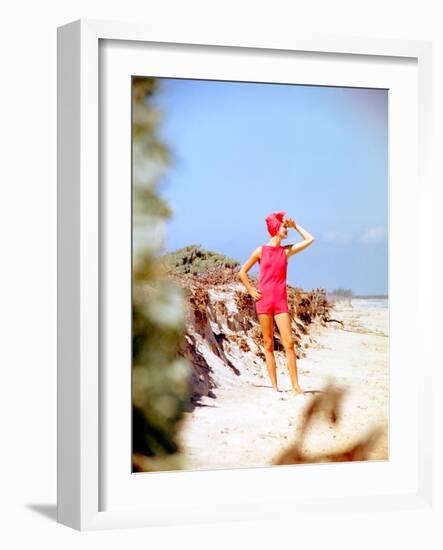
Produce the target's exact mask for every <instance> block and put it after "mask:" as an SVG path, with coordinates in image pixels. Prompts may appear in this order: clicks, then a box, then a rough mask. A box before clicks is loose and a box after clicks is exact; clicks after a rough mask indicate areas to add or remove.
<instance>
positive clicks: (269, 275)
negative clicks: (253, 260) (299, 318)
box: [255, 244, 289, 315]
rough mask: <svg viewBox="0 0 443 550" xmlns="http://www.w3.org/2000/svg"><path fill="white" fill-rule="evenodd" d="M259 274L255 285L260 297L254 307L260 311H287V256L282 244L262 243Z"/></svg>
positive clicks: (258, 312) (275, 312)
mask: <svg viewBox="0 0 443 550" xmlns="http://www.w3.org/2000/svg"><path fill="white" fill-rule="evenodd" d="M259 263H260V275H259V282H258V285H257V288H258V290H260V291H261V293H262V295H261V298H259V299H258V300H256V302H255V309H256V311H257V315H259V314H260V313H274V315H275V314H277V313H283V312H287V313H289V307H288V299H287V294H286V271H287V267H288V256H287V254H286V249H285V247H284V246H269V245H266V244H264V245H262V252H261V259H260V260H259Z"/></svg>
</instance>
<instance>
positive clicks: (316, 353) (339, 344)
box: [181, 301, 389, 470]
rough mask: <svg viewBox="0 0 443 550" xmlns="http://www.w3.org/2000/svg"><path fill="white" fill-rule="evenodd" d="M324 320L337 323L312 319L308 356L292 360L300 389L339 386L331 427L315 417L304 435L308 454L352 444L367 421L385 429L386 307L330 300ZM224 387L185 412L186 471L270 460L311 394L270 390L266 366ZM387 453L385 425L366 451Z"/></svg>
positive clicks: (282, 374) (375, 456)
mask: <svg viewBox="0 0 443 550" xmlns="http://www.w3.org/2000/svg"><path fill="white" fill-rule="evenodd" d="M331 317H332V318H334V319H340V320H342V321H343V323H344V328H342V326H341V325H340V324H338V323H335V322H332V323H328V326H327V327H322V326H321V325H318V324H314V325H312V328H311V335H312V336H313V338H314V339H315V342H316V343H314V344H313V345H312V347H310V348H308V349H307V351H306V353H307V356H306V357H305V358H303V359H298V360H297V366H298V373H299V380H300V385H301V387H302V388H303V389H304V390H314V391H315V390H322V389H324V387H325V386H326V385H327V383H328V381H329V380H330V379H331V378H333V379H334V381H335V383H336V384H337V385H338V386H340V387H344V388H346V390H347V392H346V395H345V398H344V401H343V407H342V417H341V420H340V422H339V424H338V425H336V426H332V425H331V424H330V423H328V422H326V421H323V420H319V421H318V422H317V423H316V424H315V426H313V427H312V429H311V430H310V431H309V436H308V437H307V439H306V440H305V447H304V448H305V450H306V451H307V452H312V453H318V452H325V451H328V452H333V451H334V450H335V451H337V450H339V449H342V448H343V447H345V446H347V445H348V444H351V443H352V442H356V441H357V440H358V439H360V438H361V437H363V436H364V435H365V434H366V433H368V432H369V431H370V429H371V428H372V427H373V426H374V425H381V426H383V427H385V428H387V419H388V397H389V394H388V382H389V373H388V342H389V338H388V328H389V321H388V319H389V318H388V310H387V309H382V308H368V307H364V306H361V305H360V304H359V303H358V301H356V302H354V305H353V306H348V305H340V304H339V305H337V306H336V308H335V310H333V311H332V313H331ZM276 359H277V376H278V385H279V388H280V389H282V390H289V388H290V382H289V375H288V373H287V370H286V368H285V366H284V364H285V361H284V354H283V353H282V352H278V353H276ZM237 380H238V383H237V384H235V385H234V386H231V387H229V388H216V389H215V394H216V396H217V398H216V399H210V398H205V399H204V400H203V404H204V405H205V406H199V407H196V408H195V410H194V411H192V412H191V413H186V417H185V420H184V421H183V424H182V430H181V439H182V445H183V451H184V454H185V456H186V459H187V466H186V469H189V470H202V469H204V470H212V469H217V468H245V467H257V466H259V467H261V466H267V465H270V464H271V461H272V460H273V458H275V457H276V455H278V454H279V453H280V452H281V451H282V450H283V449H285V448H286V447H287V446H288V444H290V443H291V442H293V441H294V439H295V433H296V429H297V427H298V426H299V425H300V416H301V413H302V411H303V409H304V408H305V406H306V405H307V404H308V403H309V402H310V401H311V400H312V399H313V395H314V394H306V395H300V396H291V395H290V393H289V392H288V391H285V392H281V393H280V394H276V392H274V391H273V390H272V388H271V386H270V383H269V380H268V376H267V369H266V365H263V372H262V373H261V374H259V375H258V376H257V377H256V379H255V380H254V379H251V378H249V379H248V380H245V381H244V382H243V381H241V377H239V378H237ZM369 457H370V459H371V460H383V459H387V458H388V449H387V430H385V433H384V435H383V437H382V438H381V439H380V440H379V443H378V444H377V446H376V448H375V449H373V451H372V452H371V454H370V455H369Z"/></svg>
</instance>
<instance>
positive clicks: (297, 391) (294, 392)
mask: <svg viewBox="0 0 443 550" xmlns="http://www.w3.org/2000/svg"><path fill="white" fill-rule="evenodd" d="M291 393H292V395H304V393H305V392H304V391H303V390H302V389H301V388H300V386H298V387H297V388H292V392H291Z"/></svg>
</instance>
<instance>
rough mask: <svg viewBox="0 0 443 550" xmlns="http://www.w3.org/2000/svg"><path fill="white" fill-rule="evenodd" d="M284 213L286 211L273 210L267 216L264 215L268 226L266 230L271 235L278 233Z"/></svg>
mask: <svg viewBox="0 0 443 550" xmlns="http://www.w3.org/2000/svg"><path fill="white" fill-rule="evenodd" d="M285 214H286V212H283V211H282V212H274V213H273V214H269V216H267V217H266V225H267V226H268V231H269V233H270V234H271V236H272V237H273V236H274V235H276V234H277V233H278V230H279V229H280V225H281V223H282V221H283V216H284V215H285Z"/></svg>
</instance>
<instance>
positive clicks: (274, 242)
mask: <svg viewBox="0 0 443 550" xmlns="http://www.w3.org/2000/svg"><path fill="white" fill-rule="evenodd" d="M269 246H281V239H279V238H276V237H272V239H271V240H270V241H269Z"/></svg>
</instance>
